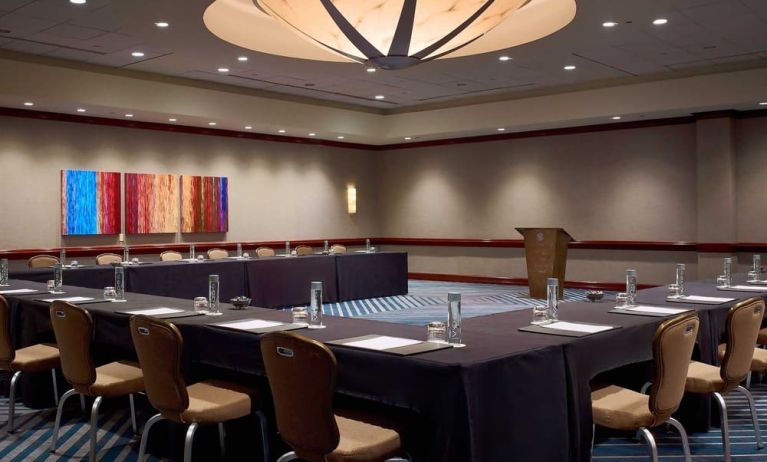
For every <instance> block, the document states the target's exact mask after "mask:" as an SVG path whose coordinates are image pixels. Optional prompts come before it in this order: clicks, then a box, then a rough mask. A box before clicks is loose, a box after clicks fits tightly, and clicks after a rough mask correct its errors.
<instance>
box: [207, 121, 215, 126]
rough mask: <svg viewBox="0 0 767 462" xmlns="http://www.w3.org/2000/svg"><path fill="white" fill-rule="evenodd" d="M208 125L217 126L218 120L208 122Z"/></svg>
mask: <svg viewBox="0 0 767 462" xmlns="http://www.w3.org/2000/svg"><path fill="white" fill-rule="evenodd" d="M208 125H210V126H211V127H215V126H216V122H208Z"/></svg>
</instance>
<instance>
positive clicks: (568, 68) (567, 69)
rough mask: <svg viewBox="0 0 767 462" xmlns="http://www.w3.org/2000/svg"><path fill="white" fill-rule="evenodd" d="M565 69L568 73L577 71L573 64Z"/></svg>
mask: <svg viewBox="0 0 767 462" xmlns="http://www.w3.org/2000/svg"><path fill="white" fill-rule="evenodd" d="M564 69H565V70H566V71H574V70H575V66H573V65H572V64H571V65H568V66H565V67H564Z"/></svg>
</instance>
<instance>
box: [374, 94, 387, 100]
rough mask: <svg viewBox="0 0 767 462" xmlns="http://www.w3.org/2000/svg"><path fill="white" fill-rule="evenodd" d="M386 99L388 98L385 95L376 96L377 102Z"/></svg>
mask: <svg viewBox="0 0 767 462" xmlns="http://www.w3.org/2000/svg"><path fill="white" fill-rule="evenodd" d="M384 98H386V97H385V96H384V95H375V99H377V100H382V99H384Z"/></svg>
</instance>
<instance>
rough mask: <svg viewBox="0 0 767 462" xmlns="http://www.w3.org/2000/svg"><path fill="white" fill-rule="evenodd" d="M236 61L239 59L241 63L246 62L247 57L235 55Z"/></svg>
mask: <svg viewBox="0 0 767 462" xmlns="http://www.w3.org/2000/svg"><path fill="white" fill-rule="evenodd" d="M237 61H239V62H241V63H246V62H248V57H247V56H239V57H237Z"/></svg>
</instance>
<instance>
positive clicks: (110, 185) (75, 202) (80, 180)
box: [61, 170, 121, 236]
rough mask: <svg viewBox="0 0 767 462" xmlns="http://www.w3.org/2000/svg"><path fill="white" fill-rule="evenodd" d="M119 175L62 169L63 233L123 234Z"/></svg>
mask: <svg viewBox="0 0 767 462" xmlns="http://www.w3.org/2000/svg"><path fill="white" fill-rule="evenodd" d="M120 216H121V214H120V174H119V173H117V172H94V171H89V170H62V171H61V234H62V235H64V236H70V235H78V234H119V233H120V225H121V221H120Z"/></svg>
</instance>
